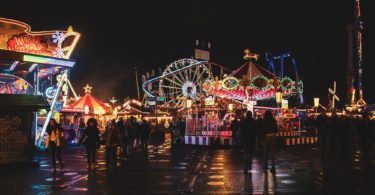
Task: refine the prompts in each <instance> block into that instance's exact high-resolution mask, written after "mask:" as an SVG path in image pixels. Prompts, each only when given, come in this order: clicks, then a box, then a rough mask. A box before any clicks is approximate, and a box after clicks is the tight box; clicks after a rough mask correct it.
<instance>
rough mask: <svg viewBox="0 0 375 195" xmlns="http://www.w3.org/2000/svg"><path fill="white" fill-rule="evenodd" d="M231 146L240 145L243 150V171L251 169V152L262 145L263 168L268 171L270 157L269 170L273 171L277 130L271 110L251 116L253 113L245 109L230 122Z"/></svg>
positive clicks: (247, 171)
mask: <svg viewBox="0 0 375 195" xmlns="http://www.w3.org/2000/svg"><path fill="white" fill-rule="evenodd" d="M230 127H231V130H232V132H233V133H232V136H233V147H235V148H237V147H241V148H242V150H243V152H244V160H245V163H244V165H245V166H244V172H246V173H249V171H250V170H251V168H252V167H251V161H252V158H253V154H254V152H255V150H256V149H259V148H260V147H259V146H263V170H264V171H268V157H270V159H271V169H270V170H271V172H275V143H276V133H277V130H278V127H277V122H276V120H275V118H274V117H273V113H272V112H271V111H269V110H268V111H266V112H265V114H264V117H258V118H256V119H254V118H253V113H252V112H251V111H247V112H246V114H245V116H243V117H238V116H236V117H235V119H234V120H233V121H232V122H231V125H230Z"/></svg>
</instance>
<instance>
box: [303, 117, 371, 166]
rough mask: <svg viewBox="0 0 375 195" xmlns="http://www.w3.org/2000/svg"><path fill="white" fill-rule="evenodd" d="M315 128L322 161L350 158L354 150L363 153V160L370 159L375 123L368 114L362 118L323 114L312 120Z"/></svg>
mask: <svg viewBox="0 0 375 195" xmlns="http://www.w3.org/2000/svg"><path fill="white" fill-rule="evenodd" d="M310 123H311V124H310V125H311V126H313V127H315V128H316V130H317V133H318V140H319V143H320V150H321V159H322V160H323V161H325V160H330V159H332V158H348V157H350V154H352V153H353V152H354V150H357V151H361V153H362V155H361V156H362V157H363V159H368V158H369V154H370V150H371V142H372V141H373V139H374V135H375V132H374V131H375V129H374V121H371V120H370V118H369V117H368V115H367V114H363V116H362V117H352V116H348V115H340V116H339V115H337V114H336V113H335V112H333V113H332V115H331V116H328V115H327V114H326V113H323V114H321V115H319V116H317V117H316V118H311V119H310Z"/></svg>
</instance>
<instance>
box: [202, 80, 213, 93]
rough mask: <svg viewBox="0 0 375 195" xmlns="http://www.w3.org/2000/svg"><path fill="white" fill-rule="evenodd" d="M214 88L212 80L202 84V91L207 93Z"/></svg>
mask: <svg viewBox="0 0 375 195" xmlns="http://www.w3.org/2000/svg"><path fill="white" fill-rule="evenodd" d="M212 88H213V86H212V82H211V80H206V81H205V82H204V83H203V84H202V90H203V91H204V92H206V93H209V92H210V91H211V90H212Z"/></svg>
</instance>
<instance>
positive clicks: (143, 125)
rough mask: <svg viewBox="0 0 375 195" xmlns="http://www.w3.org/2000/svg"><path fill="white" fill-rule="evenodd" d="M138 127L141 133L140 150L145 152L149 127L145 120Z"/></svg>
mask: <svg viewBox="0 0 375 195" xmlns="http://www.w3.org/2000/svg"><path fill="white" fill-rule="evenodd" d="M139 127H140V128H139V129H140V132H141V149H142V151H143V152H147V149H148V139H149V137H150V131H151V129H150V125H149V124H148V122H147V121H146V120H145V119H143V120H142V121H141V124H140V125H139Z"/></svg>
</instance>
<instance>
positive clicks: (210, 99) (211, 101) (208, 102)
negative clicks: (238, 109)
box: [204, 96, 215, 106]
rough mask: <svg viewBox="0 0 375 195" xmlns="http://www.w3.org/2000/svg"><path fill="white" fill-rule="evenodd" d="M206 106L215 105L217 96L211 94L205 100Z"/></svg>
mask: <svg viewBox="0 0 375 195" xmlns="http://www.w3.org/2000/svg"><path fill="white" fill-rule="evenodd" d="M204 105H205V106H214V105H215V98H214V97H212V96H210V97H208V98H206V99H205V100H204Z"/></svg>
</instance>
